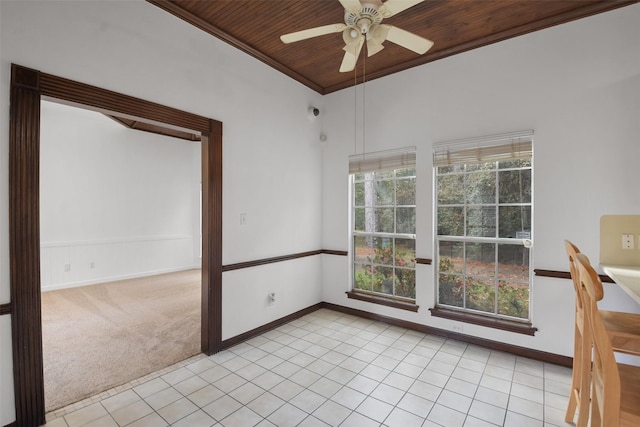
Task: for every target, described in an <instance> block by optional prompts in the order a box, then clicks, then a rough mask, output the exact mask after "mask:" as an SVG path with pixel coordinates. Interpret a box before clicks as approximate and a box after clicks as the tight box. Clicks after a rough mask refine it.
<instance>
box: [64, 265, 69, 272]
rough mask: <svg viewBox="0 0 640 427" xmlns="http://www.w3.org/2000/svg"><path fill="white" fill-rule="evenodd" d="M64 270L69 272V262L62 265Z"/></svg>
mask: <svg viewBox="0 0 640 427" xmlns="http://www.w3.org/2000/svg"><path fill="white" fill-rule="evenodd" d="M64 271H65V272H69V271H71V264H65V265H64Z"/></svg>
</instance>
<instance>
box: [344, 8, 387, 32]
mask: <svg viewBox="0 0 640 427" xmlns="http://www.w3.org/2000/svg"><path fill="white" fill-rule="evenodd" d="M380 22H382V16H381V15H380V13H378V6H376V5H373V4H370V3H364V4H363V5H362V8H361V9H360V10H359V11H357V12H356V11H352V10H345V12H344V23H345V24H347V26H348V27H357V28H359V29H360V33H361V34H367V33H368V32H369V28H370V27H371V26H372V25H377V24H379V23H380Z"/></svg>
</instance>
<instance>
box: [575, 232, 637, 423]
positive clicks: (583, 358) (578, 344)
mask: <svg viewBox="0 0 640 427" xmlns="http://www.w3.org/2000/svg"><path fill="white" fill-rule="evenodd" d="M564 244H565V249H566V251H567V256H568V257H569V269H570V272H571V278H572V279H573V287H574V290H575V293H576V309H575V328H574V344H573V373H572V377H571V394H570V396H569V403H568V404H567V411H566V413H565V421H566V422H568V423H571V422H573V418H574V415H575V413H576V408H577V409H578V419H577V421H576V426H577V427H584V426H586V425H587V421H588V418H589V400H590V395H589V388H590V387H589V384H590V381H591V348H592V345H591V341H590V340H588V339H584V327H585V314H584V304H583V296H582V293H583V290H582V286H581V284H580V278H579V270H578V267H577V265H576V255H577V254H579V253H580V250H579V249H578V248H577V246H576V245H574V244H573V243H571V242H570V241H568V240H565V241H564ZM600 298H602V297H600ZM600 315H601V318H602V321H603V324H604V325H605V329H606V330H607V333H608V335H609V337H610V340H611V343H612V346H613V350H614V351H615V352H619V353H626V354H634V355H640V315H639V314H631V313H623V312H618V311H604V310H601V311H600ZM583 385H584V386H583Z"/></svg>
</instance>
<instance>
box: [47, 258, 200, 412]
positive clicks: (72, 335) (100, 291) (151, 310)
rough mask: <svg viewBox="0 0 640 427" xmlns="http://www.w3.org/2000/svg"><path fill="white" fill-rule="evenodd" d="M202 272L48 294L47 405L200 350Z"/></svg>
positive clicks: (56, 404)
mask: <svg viewBox="0 0 640 427" xmlns="http://www.w3.org/2000/svg"><path fill="white" fill-rule="evenodd" d="M200 283H201V281H200V270H189V271H183V272H178V273H169V274H163V275H159V276H151V277H144V278H139V279H131V280H123V281H118V282H111V283H105V284H98V285H92V286H83V287H79V288H72V289H62V290H56V291H49V292H43V293H42V338H43V340H42V341H43V353H44V383H45V406H46V411H51V410H54V409H57V408H61V407H63V406H66V405H68V404H70V403H74V402H77V401H79V400H82V399H84V398H86V397H89V396H92V395H94V394H97V393H100V392H102V391H104V390H108V389H110V388H113V387H115V386H118V385H121V384H125V383H127V382H129V381H131V380H134V379H136V378H139V377H142V376H144V375H146V374H148V373H150V372H153V371H156V370H158V369H162V368H164V367H167V366H169V365H171V364H173V363H176V362H179V361H181V360H184V359H187V358H189V357H191V356H193V355H195V354H197V353H198V352H199V351H200V299H201V296H200V289H201V285H200Z"/></svg>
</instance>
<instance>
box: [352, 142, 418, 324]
mask: <svg viewBox="0 0 640 427" xmlns="http://www.w3.org/2000/svg"><path fill="white" fill-rule="evenodd" d="M407 150H411V152H412V153H413V154H412V155H413V163H409V164H394V165H393V166H392V167H381V168H380V169H379V170H354V168H351V167H350V173H349V181H348V185H349V291H347V292H346V294H347V296H348V297H349V298H353V299H358V300H362V301H367V302H371V303H376V304H381V305H386V306H390V307H394V308H400V309H405V310H410V311H417V310H418V306H417V305H416V300H417V295H416V296H415V298H410V297H406V296H398V295H395V292H396V291H395V280H394V285H393V292H394V294H387V293H384V292H376V291H374V290H366V289H359V288H357V287H356V279H355V275H356V264H358V263H357V261H356V254H355V249H356V239H357V238H358V237H372V238H383V239H391V240H392V241H393V250H394V253H393V259H394V261H393V262H392V264H390V265H384V267H389V268H392V275H393V276H394V277H395V269H396V268H398V266H397V265H396V263H395V248H396V244H395V239H406V240H412V241H413V242H414V245H413V247H414V250H413V255H414V262H413V265H412V266H411V267H407V268H406V269H408V270H411V271H412V272H413V287H414V292H415V289H416V282H417V280H416V266H417V262H416V261H415V260H416V258H417V257H416V255H415V254H416V250H417V245H416V241H417V239H416V233H415V228H414V230H413V231H414V232H413V233H397V232H395V230H397V226H398V224H397V208H398V207H400V208H404V207H409V208H412V209H413V217H414V227H415V219H416V217H417V204H416V193H415V191H416V190H415V186H416V182H417V175H418V171H417V168H416V164H415V148H411V149H404V150H403V151H404V152H408V151H407ZM394 151H395V150H394ZM385 153H386V152H381V154H382V155H383V156H384V154H385ZM376 155H378V153H371V154H368V155H367V156H376ZM350 161H351V160H350ZM407 169H409V170H413V171H414V172H413V174H412V175H406V174H402V173H401V174H398V173H397V171H399V170H407ZM381 172H392V177H391V178H390V179H387V180H389V181H391V182H393V196H394V197H393V202H392V203H391V204H383V205H378V204H377V203H376V204H374V205H373V206H371V207H373V208H374V209H375V208H378V207H382V208H393V224H394V232H389V231H361V230H356V209H357V208H362V207H363V206H357V205H356V194H355V193H356V187H355V186H356V183H359V182H365V181H366V180H356V175H358V174H366V173H381ZM410 179H411V180H413V182H414V184H413V185H414V200H413V204H402V205H398V203H397V202H398V200H397V190H398V182H399V181H402V180H410ZM376 181H378V180H377V179H376V178H375V176H374V177H373V179H372V182H376ZM365 206H366V204H365ZM370 265H371V266H372V267H373V266H375V265H377V264H376V263H373V262H372V263H370ZM381 266H382V264H381ZM399 268H402V267H399Z"/></svg>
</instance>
